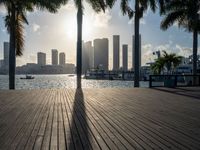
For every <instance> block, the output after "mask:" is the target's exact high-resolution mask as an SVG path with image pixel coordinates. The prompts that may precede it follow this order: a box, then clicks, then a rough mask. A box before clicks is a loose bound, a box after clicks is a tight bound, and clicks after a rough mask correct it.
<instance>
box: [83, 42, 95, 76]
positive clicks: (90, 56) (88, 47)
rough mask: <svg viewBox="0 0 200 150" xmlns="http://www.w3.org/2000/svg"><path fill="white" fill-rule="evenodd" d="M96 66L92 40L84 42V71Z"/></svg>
mask: <svg viewBox="0 0 200 150" xmlns="http://www.w3.org/2000/svg"><path fill="white" fill-rule="evenodd" d="M93 67H94V50H93V47H92V42H91V41H88V42H85V43H84V42H83V44H82V72H83V73H85V72H86V71H87V70H89V69H91V68H93Z"/></svg>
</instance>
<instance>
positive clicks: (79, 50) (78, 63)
mask: <svg viewBox="0 0 200 150" xmlns="http://www.w3.org/2000/svg"><path fill="white" fill-rule="evenodd" d="M82 22H83V11H82V6H79V7H78V12H77V29H78V32H77V58H76V67H77V88H81V74H82Z"/></svg>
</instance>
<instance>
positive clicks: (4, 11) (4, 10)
mask: <svg viewBox="0 0 200 150" xmlns="http://www.w3.org/2000/svg"><path fill="white" fill-rule="evenodd" d="M6 12H7V11H6V8H5V7H4V6H2V5H1V6H0V14H3V15H5V14H6Z"/></svg>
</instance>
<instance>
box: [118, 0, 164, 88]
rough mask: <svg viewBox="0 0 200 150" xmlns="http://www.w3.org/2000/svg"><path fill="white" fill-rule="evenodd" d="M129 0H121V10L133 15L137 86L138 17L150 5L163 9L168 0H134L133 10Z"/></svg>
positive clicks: (136, 82)
mask: <svg viewBox="0 0 200 150" xmlns="http://www.w3.org/2000/svg"><path fill="white" fill-rule="evenodd" d="M114 1H115V0H114ZM129 1H130V0H121V10H122V13H123V15H126V14H128V16H129V18H130V19H131V18H132V17H133V16H134V29H135V39H134V40H135V45H134V49H135V52H134V54H135V55H134V66H133V67H134V86H135V87H139V79H140V77H139V76H140V68H139V59H140V58H139V31H140V19H141V18H142V17H143V14H144V12H145V11H146V10H147V9H148V8H149V7H150V9H151V10H152V11H153V12H155V11H156V8H157V6H158V5H159V6H160V8H161V10H162V11H163V6H164V4H165V2H166V1H168V0H135V1H134V2H135V8H134V10H133V9H132V8H131V7H130V5H129Z"/></svg>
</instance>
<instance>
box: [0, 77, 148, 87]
mask: <svg viewBox="0 0 200 150" xmlns="http://www.w3.org/2000/svg"><path fill="white" fill-rule="evenodd" d="M20 77H24V76H23V75H17V76H16V89H47V88H48V89H49V88H75V87H76V77H75V76H74V77H70V76H69V75H34V77H35V79H33V80H21V79H20ZM82 86H83V88H133V87H134V82H133V81H117V80H115V81H108V80H86V79H83V80H82ZM140 86H141V87H148V82H141V83H140ZM0 89H8V76H6V75H0Z"/></svg>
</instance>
